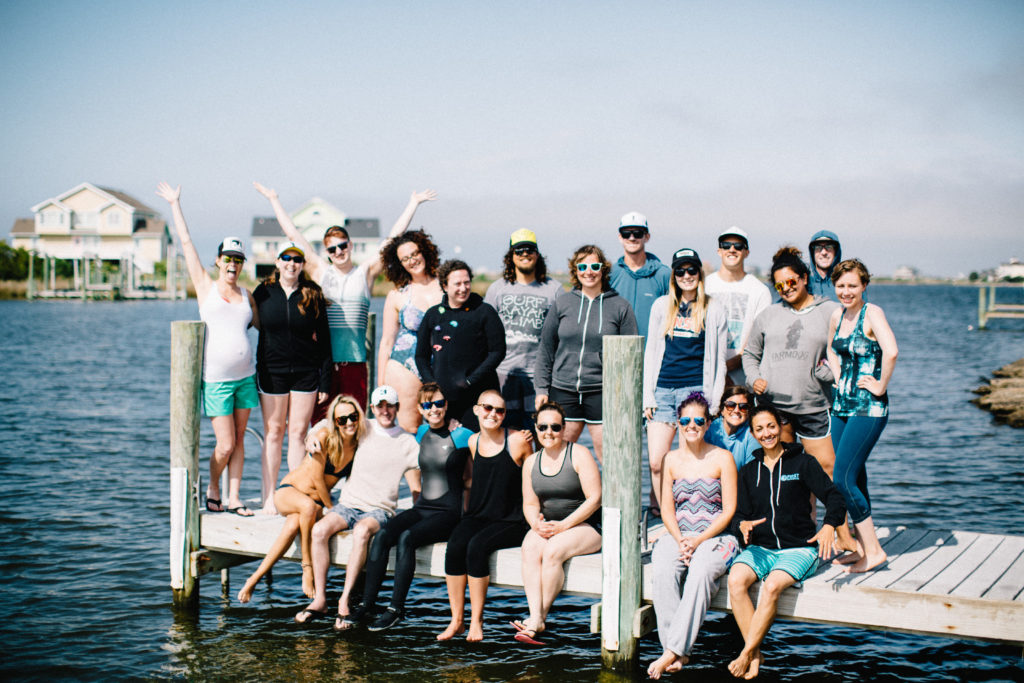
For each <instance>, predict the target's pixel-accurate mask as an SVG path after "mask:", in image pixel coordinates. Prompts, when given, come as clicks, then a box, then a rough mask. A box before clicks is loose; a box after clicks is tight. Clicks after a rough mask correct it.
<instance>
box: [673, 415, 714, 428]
mask: <svg viewBox="0 0 1024 683" xmlns="http://www.w3.org/2000/svg"><path fill="white" fill-rule="evenodd" d="M690 420H693V424H695V425H697V426H698V427H703V426H704V423H705V422H707V420H706V419H705V418H703V417H681V418H679V424H681V425H683V426H684V427H685V426H686V425H688V424H690Z"/></svg>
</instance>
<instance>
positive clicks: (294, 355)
mask: <svg viewBox="0 0 1024 683" xmlns="http://www.w3.org/2000/svg"><path fill="white" fill-rule="evenodd" d="M307 287H313V288H316V289H317V290H319V289H320V288H319V287H318V286H317V285H315V284H313V283H312V282H300V283H299V286H298V287H296V288H295V291H293V292H292V293H291V295H290V296H285V293H284V289H282V288H281V285H280V283H277V282H274V283H271V284H261V285H259V286H258V287H256V289H255V290H253V293H252V297H253V300H254V301H255V302H256V309H257V310H258V311H259V320H260V334H259V339H258V341H257V343H256V373H257V381H258V382H259V387H260V392H262V393H265V394H287V393H289V392H290V391H298V392H316V391H321V392H325V393H326V392H327V390H328V389H329V388H330V382H331V332H330V329H329V328H328V326H327V312H326V310H325V309H326V306H325V302H324V301H323V299H322V297H321V301H320V305H319V310H318V311H317V312H314V306H313V304H310V305H309V306H306V307H305V308H306V311H305V313H303V312H302V311H300V310H299V303H300V302H301V301H302V292H303V290H304V289H306V288H307Z"/></svg>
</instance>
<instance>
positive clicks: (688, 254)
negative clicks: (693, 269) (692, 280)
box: [672, 249, 704, 270]
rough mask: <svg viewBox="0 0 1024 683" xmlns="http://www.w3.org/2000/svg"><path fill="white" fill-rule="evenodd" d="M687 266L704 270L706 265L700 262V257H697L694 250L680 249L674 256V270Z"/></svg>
mask: <svg viewBox="0 0 1024 683" xmlns="http://www.w3.org/2000/svg"><path fill="white" fill-rule="evenodd" d="M686 264H690V265H694V266H697V267H698V268H703V267H704V265H703V264H702V263H701V262H700V256H698V255H697V252H695V251H694V250H693V249H680V250H679V251H677V252H676V253H674V254H672V270H675V269H676V268H679V267H681V266H685V265H686Z"/></svg>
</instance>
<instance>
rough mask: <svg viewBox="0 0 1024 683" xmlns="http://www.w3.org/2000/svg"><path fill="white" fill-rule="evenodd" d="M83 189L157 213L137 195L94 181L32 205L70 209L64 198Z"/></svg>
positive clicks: (143, 210)
mask: <svg viewBox="0 0 1024 683" xmlns="http://www.w3.org/2000/svg"><path fill="white" fill-rule="evenodd" d="M83 189H89V190H92V191H93V192H95V193H97V194H99V195H106V196H107V197H109V199H110V201H111V203H117V204H121V205H122V206H125V207H127V208H130V209H132V210H135V211H141V212H143V213H151V214H154V215H156V214H157V211H155V210H153V209H152V208H151V207H148V206H146V205H145V204H143V203H142V202H140V201H139V200H138V199H136V198H135V197H132V196H131V195H130V194H126V193H124V192H121V191H120V190H113V189H111V188H109V187H101V186H99V185H93V184H92V183H80V184H78V185H76V186H75V187H73V188H71V189H70V190H67V191H66V192H61V193H60V194H59V195H57V196H56V197H51V198H50V199H47V200H45V201H42V202H40V203H38V204H36V205H35V206H33V207H32V211H33V212H36V211H39V210H40V209H42V208H43V207H45V206H49V205H50V204H52V205H54V206H56V207H59V208H60V209H62V210H64V211H68V210H69V209H68V207H67V206H66V205H65V204H64V203H63V202H64V200H65V199H67V198H68V197H70V196H71V195H73V194H75V193H77V192H80V191H81V190H83ZM107 206H109V204H107V205H103V206H99V207H97V208H98V209H101V210H102V209H105V208H106V207H107Z"/></svg>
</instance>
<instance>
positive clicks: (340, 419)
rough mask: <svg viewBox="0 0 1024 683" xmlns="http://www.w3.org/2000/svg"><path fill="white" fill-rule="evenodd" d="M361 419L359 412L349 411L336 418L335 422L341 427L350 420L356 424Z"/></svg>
mask: <svg viewBox="0 0 1024 683" xmlns="http://www.w3.org/2000/svg"><path fill="white" fill-rule="evenodd" d="M358 421H359V415H358V414H357V413H349V414H348V415H338V416H336V417H335V418H334V424H336V425H338V426H339V427H344V426H345V425H347V424H348V423H349V422H351V423H352V424H355V423H356V422H358Z"/></svg>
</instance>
